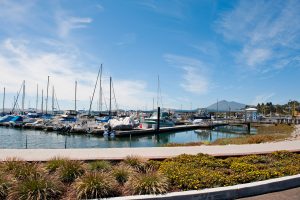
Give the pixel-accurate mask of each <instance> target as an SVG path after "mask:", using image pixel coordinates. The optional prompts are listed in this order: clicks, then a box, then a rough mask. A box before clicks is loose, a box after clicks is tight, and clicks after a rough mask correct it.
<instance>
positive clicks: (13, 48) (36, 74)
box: [0, 39, 154, 108]
mask: <svg viewBox="0 0 300 200" xmlns="http://www.w3.org/2000/svg"><path fill="white" fill-rule="evenodd" d="M52 45H54V44H52ZM59 48H61V46H59ZM79 57H81V56H78V55H74V51H69V50H68V49H67V50H66V51H62V50H59V51H42V50H36V49H35V48H32V46H31V43H30V42H29V41H22V40H13V39H6V40H4V41H2V42H1V43H0V72H1V73H0V85H1V86H5V87H6V91H7V92H8V93H13V94H15V93H16V91H17V90H18V89H19V87H20V85H21V82H22V81H23V80H26V94H27V95H28V96H32V97H34V96H35V94H36V84H39V87H40V89H41V88H44V94H45V93H46V92H45V91H46V84H47V76H48V75H49V76H50V88H52V85H54V87H55V91H56V94H57V97H58V98H59V100H60V101H61V100H63V101H66V102H67V105H65V106H63V107H64V108H70V107H72V105H73V104H72V105H70V104H71V103H72V100H73V99H74V81H75V80H77V81H78V100H79V102H78V104H79V105H81V107H85V108H87V107H88V101H89V97H90V96H91V95H92V91H93V88H94V84H95V80H96V76H97V69H96V67H94V68H90V67H87V66H85V65H84V64H83V63H82V62H81V60H79V59H78V58H79ZM81 59H82V57H81ZM104 69H105V66H104ZM107 77H108V75H107V74H105V76H104V80H103V83H102V85H103V90H104V91H103V92H104V94H105V96H106V98H108V95H107V94H109V81H108V78H107ZM113 83H114V90H115V93H116V99H117V103H118V104H119V105H122V106H127V108H128V107H131V106H132V107H135V108H136V107H141V106H144V105H145V104H146V103H147V102H148V103H149V105H150V102H152V97H153V96H154V94H153V93H152V92H149V91H148V90H147V84H146V82H144V81H140V80H129V79H127V80H126V79H122V80H119V79H114V80H113ZM40 92H41V91H40ZM49 94H51V92H50V93H49ZM96 96H97V93H96ZM95 99H96V97H95ZM94 102H95V103H94V105H96V100H95V101H94ZM94 107H95V106H94Z"/></svg>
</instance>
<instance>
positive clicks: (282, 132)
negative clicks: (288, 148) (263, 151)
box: [211, 124, 295, 145]
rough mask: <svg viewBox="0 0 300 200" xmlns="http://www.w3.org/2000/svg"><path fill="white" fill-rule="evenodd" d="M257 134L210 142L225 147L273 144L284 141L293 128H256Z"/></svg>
mask: <svg viewBox="0 0 300 200" xmlns="http://www.w3.org/2000/svg"><path fill="white" fill-rule="evenodd" d="M256 129H257V134H255V135H245V136H242V137H236V138H221V139H217V140H215V141H214V142H212V143H211V144H212V145H227V144H259V143H265V142H273V141H280V140H284V139H286V138H288V137H290V136H291V134H292V132H293V131H294V130H295V127H294V126H289V125H286V124H278V125H270V126H257V127H256Z"/></svg>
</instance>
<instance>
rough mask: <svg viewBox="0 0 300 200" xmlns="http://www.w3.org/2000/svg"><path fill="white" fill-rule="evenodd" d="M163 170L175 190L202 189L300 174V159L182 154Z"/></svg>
mask: <svg viewBox="0 0 300 200" xmlns="http://www.w3.org/2000/svg"><path fill="white" fill-rule="evenodd" d="M159 171H160V172H162V173H163V174H165V175H166V176H167V177H168V178H169V181H170V184H171V187H173V188H175V189H180V190H192V189H202V188H211V187H219V186H228V185H234V184H240V183H249V182H253V181H260V180H266V179H269V178H276V177H281V176H284V175H294V174H299V173H300V156H299V155H298V154H293V153H289V152H275V153H272V154H268V155H250V156H242V157H231V158H227V159H218V158H214V157H211V156H208V155H203V154H198V155H180V156H177V157H175V158H171V159H167V160H165V161H164V162H162V163H161V165H160V168H159Z"/></svg>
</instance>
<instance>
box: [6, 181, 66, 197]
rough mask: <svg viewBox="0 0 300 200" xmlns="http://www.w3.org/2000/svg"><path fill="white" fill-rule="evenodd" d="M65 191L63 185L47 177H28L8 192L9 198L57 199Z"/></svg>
mask: <svg viewBox="0 0 300 200" xmlns="http://www.w3.org/2000/svg"><path fill="white" fill-rule="evenodd" d="M62 193H63V185H62V184H61V183H60V182H58V181H55V179H49V178H46V177H35V178H32V177H30V178H28V179H24V180H22V181H18V182H17V183H16V184H15V185H14V186H12V188H11V189H10V191H9V193H8V197H7V199H8V200H16V199H18V200H38V199H47V200H56V199H59V197H60V196H61V195H62Z"/></svg>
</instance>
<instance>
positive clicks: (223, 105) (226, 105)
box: [206, 100, 246, 111]
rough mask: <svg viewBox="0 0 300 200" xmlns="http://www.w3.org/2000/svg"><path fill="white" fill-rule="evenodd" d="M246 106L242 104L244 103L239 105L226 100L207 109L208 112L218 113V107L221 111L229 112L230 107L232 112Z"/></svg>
mask: <svg viewBox="0 0 300 200" xmlns="http://www.w3.org/2000/svg"><path fill="white" fill-rule="evenodd" d="M245 106H246V105H245V104H242V103H238V102H234V101H230V102H229V101H226V100H222V101H219V103H218V105H217V103H214V104H212V105H210V106H208V107H207V108H206V109H207V110H208V111H217V107H218V110H219V111H228V110H229V107H230V110H231V111H237V110H240V109H243V108H245Z"/></svg>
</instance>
